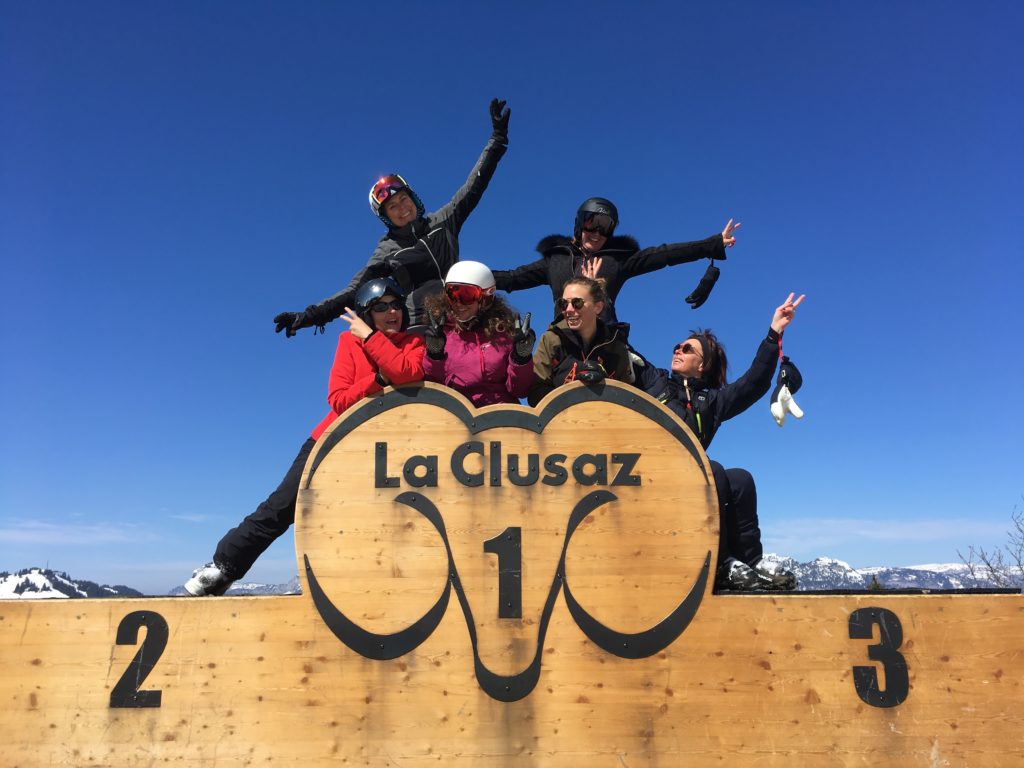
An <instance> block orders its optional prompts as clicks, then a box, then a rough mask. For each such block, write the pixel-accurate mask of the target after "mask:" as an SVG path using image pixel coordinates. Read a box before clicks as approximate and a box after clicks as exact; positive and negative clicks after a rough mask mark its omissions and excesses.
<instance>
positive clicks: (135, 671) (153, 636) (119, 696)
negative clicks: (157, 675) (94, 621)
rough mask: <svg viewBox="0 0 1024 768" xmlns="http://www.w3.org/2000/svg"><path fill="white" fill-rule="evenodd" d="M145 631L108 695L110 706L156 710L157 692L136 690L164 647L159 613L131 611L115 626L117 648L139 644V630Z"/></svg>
mask: <svg viewBox="0 0 1024 768" xmlns="http://www.w3.org/2000/svg"><path fill="white" fill-rule="evenodd" d="M140 627H145V628H146V639H145V640H143V641H142V645H140V646H139V650H138V651H137V652H136V654H135V658H134V659H132V663H131V664H129V665H128V669H126V670H125V671H124V674H123V675H121V679H120V680H118V681H117V685H115V686H114V689H113V690H112V691H111V692H110V706H111V707H159V706H160V695H161V693H162V692H161V691H140V690H139V686H141V685H142V683H143V682H145V680H146V677H148V676H149V673H150V672H152V671H153V667H155V666H156V662H157V660H158V659H159V658H160V656H161V655H162V654H163V652H164V648H166V647H167V636H168V631H167V621H166V620H165V619H164V617H163V616H161V615H160V614H159V613H153V612H152V611H134V612H132V613H129V614H128V615H127V616H125V617H124V618H123V619H121V623H120V624H119V625H118V627H117V644H118V645H135V644H136V643H137V642H138V641H139V628H140Z"/></svg>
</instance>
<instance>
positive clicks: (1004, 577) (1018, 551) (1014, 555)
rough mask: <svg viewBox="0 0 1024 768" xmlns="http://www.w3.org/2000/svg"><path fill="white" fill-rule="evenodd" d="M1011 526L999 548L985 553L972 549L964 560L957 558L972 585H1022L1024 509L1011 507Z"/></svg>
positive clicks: (962, 556) (982, 550) (959, 554)
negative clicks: (1004, 542) (983, 582)
mask: <svg viewBox="0 0 1024 768" xmlns="http://www.w3.org/2000/svg"><path fill="white" fill-rule="evenodd" d="M1010 522H1011V524H1012V527H1011V528H1010V530H1009V531H1007V533H1006V544H1004V545H1003V546H1002V548H1001V549H994V550H991V551H990V550H987V549H985V548H984V547H974V546H971V547H970V548H969V549H968V550H967V556H966V557H965V556H964V555H963V553H961V552H960V550H957V555H958V556H959V557H960V560H962V561H963V563H964V565H966V566H967V570H968V572H969V573H970V576H971V578H972V579H974V581H975V583H979V582H982V581H987V582H989V583H992V584H995V585H996V586H997V587H1021V586H1024V510H1022V509H1021V508H1020V507H1014V508H1013V513H1012V514H1011V515H1010Z"/></svg>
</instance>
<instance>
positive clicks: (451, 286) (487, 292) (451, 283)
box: [444, 261, 495, 305]
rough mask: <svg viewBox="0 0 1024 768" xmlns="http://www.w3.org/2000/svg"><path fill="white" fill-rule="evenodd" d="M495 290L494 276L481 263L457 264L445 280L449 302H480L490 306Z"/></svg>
mask: <svg viewBox="0 0 1024 768" xmlns="http://www.w3.org/2000/svg"><path fill="white" fill-rule="evenodd" d="M494 289H495V282H494V275H493V274H492V273H491V270H489V269H488V268H487V267H486V265H484V264H481V263H480V262H479V261H459V262H456V263H455V264H453V265H452V268H451V269H449V270H448V274H447V275H445V278H444V291H445V295H446V296H447V297H448V300H449V301H452V302H455V303H459V304H472V303H473V302H474V301H479V302H481V303H483V304H484V305H489V304H490V301H491V299H492V298H493V297H494Z"/></svg>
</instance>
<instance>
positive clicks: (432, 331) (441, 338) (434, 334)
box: [423, 312, 448, 360]
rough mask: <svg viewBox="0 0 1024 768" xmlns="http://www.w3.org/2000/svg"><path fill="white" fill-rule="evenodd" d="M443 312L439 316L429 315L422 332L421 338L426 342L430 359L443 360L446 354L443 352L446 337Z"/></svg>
mask: <svg viewBox="0 0 1024 768" xmlns="http://www.w3.org/2000/svg"><path fill="white" fill-rule="evenodd" d="M444 321H445V313H444V312H442V313H441V315H440V316H439V317H434V316H433V315H431V316H430V322H429V323H428V324H427V329H426V331H424V333H423V340H424V341H425V342H426V344H427V357H429V358H430V359H431V360H444V359H445V358H446V357H447V355H446V354H445V353H444V345H445V343H447V341H448V338H447V337H446V336H445V335H444Z"/></svg>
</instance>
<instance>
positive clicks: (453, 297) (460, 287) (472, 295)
mask: <svg viewBox="0 0 1024 768" xmlns="http://www.w3.org/2000/svg"><path fill="white" fill-rule="evenodd" d="M491 293H493V291H485V290H484V289H483V288H481V287H480V286H479V285H468V284H466V283H448V284H447V285H445V287H444V294H445V296H447V297H448V301H450V302H451V303H452V304H464V305H465V304H474V303H476V302H478V301H480V300H481V299H483V298H484V297H485V296H489V295H490V294H491Z"/></svg>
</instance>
